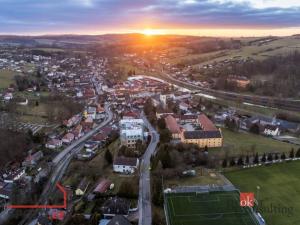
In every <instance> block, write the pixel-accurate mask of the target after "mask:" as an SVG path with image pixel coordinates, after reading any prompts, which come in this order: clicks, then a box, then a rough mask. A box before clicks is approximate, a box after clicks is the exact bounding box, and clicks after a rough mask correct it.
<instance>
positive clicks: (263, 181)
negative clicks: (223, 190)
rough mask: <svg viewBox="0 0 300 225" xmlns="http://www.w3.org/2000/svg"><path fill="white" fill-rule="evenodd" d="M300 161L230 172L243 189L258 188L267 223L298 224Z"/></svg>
mask: <svg viewBox="0 0 300 225" xmlns="http://www.w3.org/2000/svg"><path fill="white" fill-rule="evenodd" d="M299 170H300V162H289V163H281V164H276V165H272V166H264V167H257V168H252V169H244V170H238V171H233V172H228V173H226V174H225V176H226V177H227V178H228V179H229V180H230V181H231V182H232V183H233V184H234V185H235V186H236V187H237V188H239V189H240V191H241V192H255V194H256V197H257V186H260V192H259V196H258V197H257V198H258V201H259V208H260V212H261V214H262V216H263V217H264V219H265V220H266V223H267V224H272V225H282V224H284V225H296V224H299V221H300V213H299V212H300V195H299V193H300V174H299Z"/></svg>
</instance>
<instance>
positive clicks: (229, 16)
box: [0, 0, 300, 33]
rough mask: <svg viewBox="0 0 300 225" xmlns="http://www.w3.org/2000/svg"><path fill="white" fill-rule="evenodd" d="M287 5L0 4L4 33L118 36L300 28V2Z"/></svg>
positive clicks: (127, 0) (225, 1)
mask: <svg viewBox="0 0 300 225" xmlns="http://www.w3.org/2000/svg"><path fill="white" fill-rule="evenodd" d="M280 2H281V3H280ZM284 2H285V4H284V3H282V1H281V0H280V1H279V0H272V1H270V0H137V1H134V0H64V1H61V0H48V1H46V0H43V1H36V0H0V4H1V8H0V15H1V18H0V27H1V30H0V32H2V33H5V32H14V33H18V32H25V31H26V32H46V33H47V32H52V31H57V32H72V31H85V30H91V29H97V30H99V31H101V30H116V31H117V30H118V29H128V28H131V29H143V28H145V26H149V27H151V26H154V27H157V28H159V27H161V28H168V27H178V26H182V27H188V28H207V27H210V28H236V27H239V28H241V27H242V28H288V27H300V3H299V2H298V0H296V1H294V0H285V1H284ZM262 6H264V7H262ZM298 6H299V7H298ZM143 26H144V27H143Z"/></svg>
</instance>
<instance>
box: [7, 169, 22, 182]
mask: <svg viewBox="0 0 300 225" xmlns="http://www.w3.org/2000/svg"><path fill="white" fill-rule="evenodd" d="M24 175H25V169H24V168H17V169H14V170H11V171H9V172H8V173H5V174H3V180H4V182H5V183H13V182H14V181H17V180H19V179H21V177H22V176H24Z"/></svg>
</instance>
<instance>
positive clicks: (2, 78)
mask: <svg viewBox="0 0 300 225" xmlns="http://www.w3.org/2000/svg"><path fill="white" fill-rule="evenodd" d="M15 74H16V73H15V72H13V71H11V70H0V89H1V88H7V87H9V85H10V84H13V83H14V82H15V81H14V75H15Z"/></svg>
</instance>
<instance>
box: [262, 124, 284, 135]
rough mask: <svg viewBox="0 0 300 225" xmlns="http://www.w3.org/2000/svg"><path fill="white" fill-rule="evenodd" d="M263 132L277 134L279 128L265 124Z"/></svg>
mask: <svg viewBox="0 0 300 225" xmlns="http://www.w3.org/2000/svg"><path fill="white" fill-rule="evenodd" d="M264 134H265V135H267V136H279V135H280V129H279V127H278V126H275V125H266V126H265V128H264Z"/></svg>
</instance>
